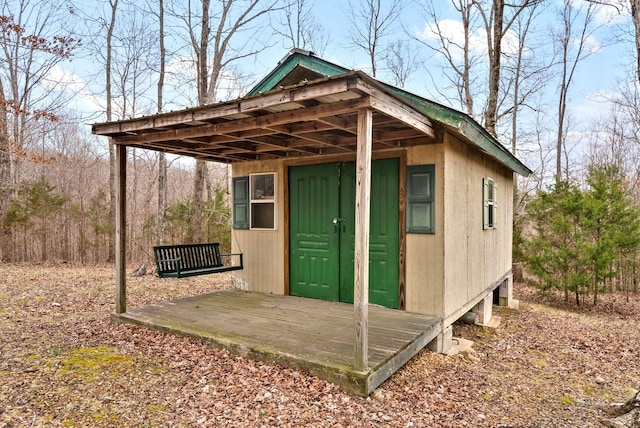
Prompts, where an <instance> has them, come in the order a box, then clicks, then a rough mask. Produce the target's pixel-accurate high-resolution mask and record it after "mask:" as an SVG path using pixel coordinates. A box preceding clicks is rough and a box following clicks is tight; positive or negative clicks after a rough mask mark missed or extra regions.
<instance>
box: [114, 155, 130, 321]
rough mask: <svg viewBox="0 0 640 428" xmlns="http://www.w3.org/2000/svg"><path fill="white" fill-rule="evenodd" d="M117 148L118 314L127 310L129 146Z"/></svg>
mask: <svg viewBox="0 0 640 428" xmlns="http://www.w3.org/2000/svg"><path fill="white" fill-rule="evenodd" d="M115 150H116V254H115V255H116V314H122V313H124V312H127V277H126V271H127V268H126V263H127V254H126V235H127V233H126V231H127V228H126V224H127V222H126V218H127V146H125V145H120V144H117V145H116V147H115Z"/></svg>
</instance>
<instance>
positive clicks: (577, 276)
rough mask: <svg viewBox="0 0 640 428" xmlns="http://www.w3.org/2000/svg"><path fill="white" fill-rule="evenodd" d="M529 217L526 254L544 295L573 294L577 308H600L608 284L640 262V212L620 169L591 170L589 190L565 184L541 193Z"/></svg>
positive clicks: (528, 263) (529, 208) (610, 166)
mask: <svg viewBox="0 0 640 428" xmlns="http://www.w3.org/2000/svg"><path fill="white" fill-rule="evenodd" d="M528 213H529V216H530V221H531V224H530V226H531V228H532V230H530V231H528V232H529V233H525V234H523V246H524V251H523V253H522V254H523V255H524V260H525V262H526V264H527V266H528V267H529V269H530V270H531V272H532V273H533V274H535V275H536V277H537V278H538V285H539V286H540V288H541V289H542V290H543V291H547V290H550V289H557V290H560V291H562V292H563V293H564V295H565V299H566V300H568V299H569V295H570V294H573V295H574V296H575V299H576V303H577V304H580V302H581V298H582V300H584V298H585V296H587V295H593V302H594V304H597V303H598V293H599V292H601V291H606V281H607V279H609V278H613V277H616V276H617V275H618V273H619V271H620V269H622V268H623V267H625V266H628V265H629V264H630V263H634V262H635V260H636V258H637V253H638V247H639V245H640V240H639V238H638V231H639V228H640V211H639V209H638V207H637V206H636V205H634V204H633V202H632V198H631V195H630V193H629V191H628V190H627V189H626V187H625V181H624V177H623V176H622V174H621V173H620V170H619V169H618V168H617V167H615V166H612V165H594V166H591V167H590V168H589V174H588V177H587V180H586V186H585V187H580V186H578V185H577V184H575V183H570V182H566V181H563V182H559V183H558V184H556V185H555V186H554V187H553V188H552V189H551V190H550V191H546V192H545V191H541V192H540V193H539V194H538V195H537V198H536V199H535V200H534V201H533V202H532V203H530V204H529V206H528Z"/></svg>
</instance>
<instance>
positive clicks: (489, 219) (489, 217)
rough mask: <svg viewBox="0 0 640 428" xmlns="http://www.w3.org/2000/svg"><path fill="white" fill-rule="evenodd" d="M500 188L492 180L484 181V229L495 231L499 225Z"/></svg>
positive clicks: (486, 179) (485, 179)
mask: <svg viewBox="0 0 640 428" xmlns="http://www.w3.org/2000/svg"><path fill="white" fill-rule="evenodd" d="M497 194H498V186H497V184H496V182H495V181H494V180H493V179H491V178H487V177H485V178H483V179H482V228H483V229H485V230H487V229H495V227H496V225H497V224H498V221H497V220H498V216H497V209H498V206H497Z"/></svg>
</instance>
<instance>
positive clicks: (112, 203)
mask: <svg viewBox="0 0 640 428" xmlns="http://www.w3.org/2000/svg"><path fill="white" fill-rule="evenodd" d="M110 3H111V22H110V23H109V29H108V31H107V59H106V64H105V65H106V67H105V71H106V76H105V85H106V93H107V100H106V101H107V122H111V120H112V119H113V117H112V102H113V97H112V94H111V41H112V38H113V30H114V28H115V25H116V12H117V10H118V0H110ZM109 224H111V225H115V224H116V152H115V147H114V145H113V143H111V140H109ZM115 239H116V237H115V227H114V228H113V232H111V233H109V242H108V255H107V261H108V262H109V263H113V262H115V260H116V246H115Z"/></svg>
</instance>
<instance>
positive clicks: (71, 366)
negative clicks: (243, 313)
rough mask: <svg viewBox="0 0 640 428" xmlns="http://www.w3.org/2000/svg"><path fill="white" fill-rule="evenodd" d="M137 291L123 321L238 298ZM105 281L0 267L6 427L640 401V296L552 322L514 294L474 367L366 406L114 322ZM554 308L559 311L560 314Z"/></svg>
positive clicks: (89, 274)
mask: <svg viewBox="0 0 640 428" xmlns="http://www.w3.org/2000/svg"><path fill="white" fill-rule="evenodd" d="M225 275H226V274H223V275H210V276H205V277H197V278H193V279H181V280H167V279H165V280H160V279H158V278H156V277H154V276H152V275H146V276H144V277H142V278H132V277H130V278H128V284H129V306H130V307H134V306H140V305H146V304H150V303H153V302H157V301H162V300H168V299H173V298H177V297H180V296H185V295H193V294H200V293H205V292H211V291H213V290H216V289H222V288H226V287H229V286H230V280H229V276H225ZM113 277H114V271H113V269H112V268H109V267H68V266H64V267H63V266H18V265H8V266H7V265H4V266H0V427H23V426H24V427H31V426H35V427H39V426H66V427H74V426H82V427H84V426H96V427H100V426H104V427H107V426H108V427H111V426H114V427H116V426H118V427H119V426H127V427H156V426H166V427H196V426H197V427H207V426H216V427H217V426H233V427H239V426H243V427H269V426H284V427H287V426H290V427H297V426H315V427H347V426H368V427H386V426H388V427H412V426H413V427H425V426H426V427H430V426H433V427H448V426H451V427H460V426H470V427H484V426H486V427H503V428H506V427H577V426H580V427H590V426H599V421H600V420H601V419H602V418H605V417H607V410H608V408H609V404H610V403H613V402H623V401H626V400H627V399H628V398H630V397H631V396H632V395H633V393H634V391H635V389H637V388H639V387H640V357H639V353H640V296H638V295H633V294H632V295H631V302H630V303H627V302H626V301H625V299H624V296H620V295H617V296H613V295H609V296H603V300H602V303H601V305H599V309H595V310H594V309H593V308H592V307H589V306H587V307H586V308H585V309H580V310H575V308H573V307H571V306H569V307H566V308H564V309H558V307H562V305H561V304H560V305H558V304H557V303H558V302H553V301H543V300H541V299H540V298H538V297H537V296H536V294H535V293H534V292H533V291H532V290H531V289H529V288H527V287H525V286H523V285H518V286H517V287H516V290H515V295H516V297H517V298H519V299H520V300H521V309H520V310H518V311H512V310H508V309H498V308H495V309H494V313H495V314H496V315H499V316H500V317H502V323H501V325H500V327H499V328H498V329H496V330H489V329H483V328H481V327H477V326H470V325H464V324H460V325H458V324H456V325H454V335H455V336H459V337H464V338H467V339H471V340H473V341H475V345H474V347H473V352H470V353H465V354H463V355H459V356H456V357H447V356H443V355H438V354H434V353H432V352H429V351H422V352H421V353H420V354H418V355H417V356H416V357H415V358H413V359H412V360H411V361H410V362H409V363H408V364H407V365H406V366H405V367H404V368H402V369H401V370H400V371H398V372H397V373H396V374H395V375H393V376H392V377H391V378H390V379H389V380H388V381H387V382H385V383H384V384H383V385H382V386H381V387H380V388H379V389H378V390H376V391H375V393H374V394H372V395H371V396H370V397H368V398H362V397H358V396H353V395H350V394H347V393H345V392H343V391H342V390H341V389H340V388H338V387H336V386H335V385H332V384H330V383H327V382H324V381H322V380H319V379H318V378H316V377H313V376H309V375H306V374H304V373H301V372H298V371H295V370H290V369H285V368H282V367H279V366H276V365H271V364H267V363H261V362H256V361H251V360H246V359H244V358H241V357H237V356H234V355H231V354H229V353H228V352H226V351H224V350H218V349H214V348H212V347H211V346H209V345H206V344H202V343H199V342H197V341H194V340H191V339H188V338H183V337H176V336H171V335H167V334H162V333H157V332H153V331H149V330H147V329H144V328H141V327H136V326H130V325H118V324H112V323H111V322H110V313H111V312H112V311H113V309H114V301H115V298H114V285H113V283H114V280H113ZM550 304H553V306H550Z"/></svg>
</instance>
